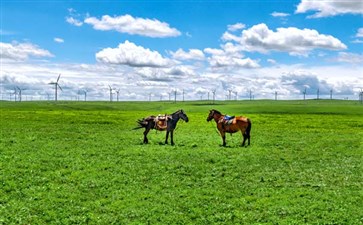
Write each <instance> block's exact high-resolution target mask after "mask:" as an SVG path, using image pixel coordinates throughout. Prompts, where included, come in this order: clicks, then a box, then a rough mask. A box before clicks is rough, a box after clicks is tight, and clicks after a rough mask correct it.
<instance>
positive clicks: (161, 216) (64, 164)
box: [0, 100, 363, 224]
mask: <svg viewBox="0 0 363 225" xmlns="http://www.w3.org/2000/svg"><path fill="white" fill-rule="evenodd" d="M0 104H1V105H0V106H1V108H0V113H1V120H0V123H1V129H0V130H1V140H0V141H1V142H0V147H1V150H0V224H363V211H362V205H363V181H362V171H363V166H362V161H363V106H362V105H360V104H358V103H357V102H352V101H323V100H322V101H239V102H236V101H234V102H217V103H216V104H215V105H210V104H209V103H208V102H185V103H177V104H174V103H170V102H152V103H149V102H143V103H141V102H118V103H116V102H114V103H109V102H58V103H54V102H21V103H14V102H1V103H0ZM180 108H183V109H184V110H185V112H186V113H187V114H188V116H189V119H190V122H189V123H179V124H178V128H177V130H176V132H175V137H174V140H175V143H176V145H175V146H170V145H163V144H162V143H163V141H164V137H165V133H161V132H155V131H153V132H151V133H150V134H149V141H150V144H148V145H144V144H142V130H132V128H133V127H135V126H136V123H135V121H136V119H138V118H142V117H145V116H148V115H151V114H158V113H165V112H168V113H171V112H174V111H176V110H177V109H180ZM212 108H216V109H218V110H220V111H222V112H223V113H228V114H236V115H245V116H248V117H249V118H251V119H252V123H253V125H252V132H251V135H252V139H251V146H249V147H247V148H242V147H240V146H239V145H240V144H241V136H240V134H234V135H233V136H229V135H228V136H227V147H221V142H222V141H221V138H220V137H219V136H218V134H217V132H216V128H215V123H214V122H211V123H207V122H206V117H207V114H208V110H209V109H212Z"/></svg>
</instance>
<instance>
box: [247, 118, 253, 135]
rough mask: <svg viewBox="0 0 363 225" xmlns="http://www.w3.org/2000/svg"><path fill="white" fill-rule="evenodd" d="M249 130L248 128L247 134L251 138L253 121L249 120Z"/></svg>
mask: <svg viewBox="0 0 363 225" xmlns="http://www.w3.org/2000/svg"><path fill="white" fill-rule="evenodd" d="M247 124H248V125H247V128H246V134H247V135H248V136H250V133H251V128H252V121H251V120H250V119H249V118H247Z"/></svg>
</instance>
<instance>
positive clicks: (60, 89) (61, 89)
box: [57, 83, 63, 91]
mask: <svg viewBox="0 0 363 225" xmlns="http://www.w3.org/2000/svg"><path fill="white" fill-rule="evenodd" d="M57 85H58V87H59V89H60V90H61V91H63V89H62V88H61V86H59V84H58V83H57Z"/></svg>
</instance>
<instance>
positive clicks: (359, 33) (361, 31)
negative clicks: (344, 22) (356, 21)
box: [355, 27, 363, 37]
mask: <svg viewBox="0 0 363 225" xmlns="http://www.w3.org/2000/svg"><path fill="white" fill-rule="evenodd" d="M355 36H356V37H363V27H361V28H359V29H358V31H357V34H356V35H355Z"/></svg>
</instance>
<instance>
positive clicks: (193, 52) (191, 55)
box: [170, 48, 205, 60]
mask: <svg viewBox="0 0 363 225" xmlns="http://www.w3.org/2000/svg"><path fill="white" fill-rule="evenodd" d="M170 54H171V55H172V57H173V58H174V59H177V60H204V59H205V56H204V53H203V52H202V51H201V50H199V49H189V52H185V51H184V50H183V49H181V48H179V49H178V50H177V51H176V52H170Z"/></svg>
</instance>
